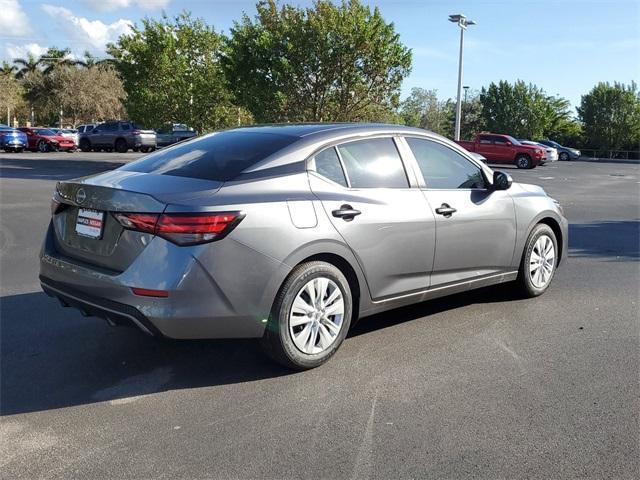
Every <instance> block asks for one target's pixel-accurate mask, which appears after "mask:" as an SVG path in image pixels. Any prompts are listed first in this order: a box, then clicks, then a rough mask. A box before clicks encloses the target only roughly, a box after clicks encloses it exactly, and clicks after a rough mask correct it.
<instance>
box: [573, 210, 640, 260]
mask: <svg viewBox="0 0 640 480" xmlns="http://www.w3.org/2000/svg"><path fill="white" fill-rule="evenodd" d="M569 256H571V257H593V256H595V257H620V258H622V259H625V260H632V261H637V260H640V221H639V220H623V221H615V222H606V221H605V222H598V223H572V224H570V225H569Z"/></svg>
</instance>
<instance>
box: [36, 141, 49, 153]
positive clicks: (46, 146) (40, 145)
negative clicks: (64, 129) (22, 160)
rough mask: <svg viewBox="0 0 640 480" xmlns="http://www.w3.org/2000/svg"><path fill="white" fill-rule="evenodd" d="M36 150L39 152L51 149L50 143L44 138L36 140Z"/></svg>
mask: <svg viewBox="0 0 640 480" xmlns="http://www.w3.org/2000/svg"><path fill="white" fill-rule="evenodd" d="M38 151H39V152H41V153H47V152H50V151H51V145H50V144H49V142H47V141H46V140H40V141H39V142H38Z"/></svg>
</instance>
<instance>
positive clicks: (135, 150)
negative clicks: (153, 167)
mask: <svg viewBox="0 0 640 480" xmlns="http://www.w3.org/2000/svg"><path fill="white" fill-rule="evenodd" d="M131 150H133V151H134V152H136V153H137V152H139V151H140V148H139V147H133V148H132V149H131Z"/></svg>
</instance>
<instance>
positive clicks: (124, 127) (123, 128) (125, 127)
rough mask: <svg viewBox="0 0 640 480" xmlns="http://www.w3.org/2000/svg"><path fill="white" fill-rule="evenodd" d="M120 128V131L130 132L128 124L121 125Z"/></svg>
mask: <svg viewBox="0 0 640 480" xmlns="http://www.w3.org/2000/svg"><path fill="white" fill-rule="evenodd" d="M120 128H121V129H122V130H131V125H129V124H128V123H121V124H120Z"/></svg>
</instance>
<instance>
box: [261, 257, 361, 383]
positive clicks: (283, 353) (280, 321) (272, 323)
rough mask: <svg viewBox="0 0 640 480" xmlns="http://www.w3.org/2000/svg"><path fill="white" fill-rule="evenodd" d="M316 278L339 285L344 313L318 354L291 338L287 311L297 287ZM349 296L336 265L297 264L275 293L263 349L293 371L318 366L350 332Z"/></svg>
mask: <svg viewBox="0 0 640 480" xmlns="http://www.w3.org/2000/svg"><path fill="white" fill-rule="evenodd" d="M318 277H324V278H328V279H330V280H332V281H333V282H334V283H335V284H336V285H337V286H338V288H339V289H340V292H341V293H342V298H343V300H344V314H343V319H342V324H341V326H340V331H339V332H338V334H337V336H336V338H335V340H334V341H333V343H332V344H331V345H329V347H328V348H327V349H326V350H324V351H322V352H320V353H316V354H307V353H303V352H302V350H300V349H298V347H297V346H296V345H295V343H294V342H293V339H292V338H291V334H290V332H289V314H290V312H291V308H292V305H293V302H294V300H295V299H296V297H297V295H298V293H299V292H300V290H301V289H302V288H303V287H304V286H305V285H306V284H307V283H308V282H309V281H310V280H313V279H314V278H318ZM352 299H353V296H352V293H351V288H350V287H349V282H348V281H347V279H346V278H345V276H344V275H343V274H342V272H341V271H340V270H339V269H338V268H336V267H335V266H333V265H331V264H329V263H326V262H318V261H314V262H307V263H303V264H301V265H298V266H297V267H296V268H294V269H293V271H292V272H291V273H290V274H289V276H288V277H287V279H286V280H285V282H284V283H283V284H282V286H281V287H280V290H279V291H278V294H277V295H276V299H275V301H274V304H273V308H272V311H271V315H270V317H269V321H268V323H267V328H266V330H265V332H264V336H263V337H262V342H261V343H262V349H263V351H264V352H265V353H266V354H267V355H268V356H269V357H271V358H272V359H273V360H275V361H276V362H278V363H280V364H282V365H284V366H286V367H288V368H291V369H294V370H308V369H310V368H315V367H319V366H320V365H322V364H323V363H325V362H327V361H328V360H329V359H330V358H331V357H332V356H333V354H334V353H335V352H336V350H338V348H339V347H340V345H341V344H342V342H343V340H344V338H345V337H346V335H347V332H348V331H349V327H350V325H351V315H352V312H353V307H352V302H353V300H352ZM294 328H295V327H294Z"/></svg>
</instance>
